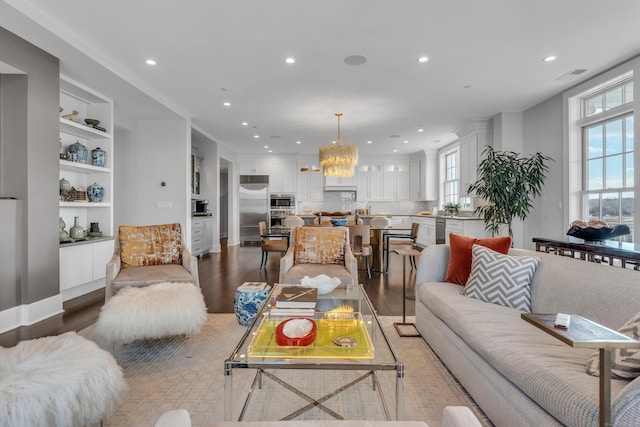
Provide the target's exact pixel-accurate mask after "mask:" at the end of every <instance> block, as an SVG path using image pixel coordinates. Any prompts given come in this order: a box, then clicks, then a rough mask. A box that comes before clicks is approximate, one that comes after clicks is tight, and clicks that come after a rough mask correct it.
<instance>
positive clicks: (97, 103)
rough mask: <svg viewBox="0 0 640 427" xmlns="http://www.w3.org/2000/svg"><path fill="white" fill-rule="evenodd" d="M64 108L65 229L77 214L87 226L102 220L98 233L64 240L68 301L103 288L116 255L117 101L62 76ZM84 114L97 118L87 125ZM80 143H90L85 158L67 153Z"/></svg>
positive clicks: (62, 287) (61, 173)
mask: <svg viewBox="0 0 640 427" xmlns="http://www.w3.org/2000/svg"><path fill="white" fill-rule="evenodd" d="M60 107H61V108H62V111H61V112H60V119H59V120H60V160H59V178H60V179H61V180H62V178H64V179H65V180H66V181H68V182H69V184H71V186H72V187H74V188H73V191H72V192H67V191H65V192H62V191H61V192H60V201H59V212H60V218H62V219H63V221H64V223H65V231H66V232H67V233H68V232H69V230H70V228H71V227H73V226H74V224H75V222H76V218H77V222H78V225H80V226H81V227H82V228H83V229H84V230H88V229H89V228H90V225H91V223H98V227H99V229H100V231H101V232H102V237H99V238H97V237H96V238H94V237H92V236H89V237H88V238H89V239H90V240H81V241H76V242H69V241H66V242H61V243H60V252H59V258H60V259H59V263H60V290H61V292H62V294H63V299H65V300H67V299H70V298H75V297H78V296H81V295H83V294H84V293H87V292H92V291H94V290H97V289H100V288H101V287H104V285H105V282H104V277H105V268H106V263H107V261H108V260H109V259H110V258H111V255H112V254H113V237H111V236H113V235H114V227H113V200H114V197H113V189H114V185H113V166H114V163H113V162H114V149H113V101H112V100H111V99H109V98H107V97H105V96H103V95H101V94H99V93H97V92H95V91H93V90H92V89H90V88H88V87H86V86H84V85H82V84H80V83H77V82H75V81H73V80H72V79H70V78H68V77H65V76H61V77H60ZM69 114H72V116H71V117H69V116H68V115H69ZM85 119H95V120H98V121H99V123H98V124H94V125H88V124H87V123H86V122H85ZM76 143H80V144H81V145H83V146H84V147H86V150H87V159H86V160H85V159H82V160H78V159H72V158H70V157H69V158H67V149H68V148H69V146H71V145H73V144H76ZM93 150H96V151H95V152H96V155H97V154H98V153H99V152H102V154H103V157H101V159H102V162H99V161H98V160H99V159H98V158H97V157H96V161H95V162H92V151H93ZM72 160H74V161H72ZM94 183H95V184H99V185H100V186H102V188H103V197H102V200H101V201H99V202H97V201H96V202H90V201H89V200H88V199H87V198H86V192H87V188H88V187H89V186H90V185H92V184H94Z"/></svg>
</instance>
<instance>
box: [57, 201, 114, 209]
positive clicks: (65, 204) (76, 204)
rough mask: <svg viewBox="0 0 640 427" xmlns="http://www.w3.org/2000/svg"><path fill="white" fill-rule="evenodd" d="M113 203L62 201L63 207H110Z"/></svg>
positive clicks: (61, 205)
mask: <svg viewBox="0 0 640 427" xmlns="http://www.w3.org/2000/svg"><path fill="white" fill-rule="evenodd" d="M112 205H113V204H112V203H105V202H60V207H61V208H110V207H111V206H112Z"/></svg>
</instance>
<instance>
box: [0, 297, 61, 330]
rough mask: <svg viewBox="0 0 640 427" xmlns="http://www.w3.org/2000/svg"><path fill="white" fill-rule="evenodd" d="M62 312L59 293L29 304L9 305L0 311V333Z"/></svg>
mask: <svg viewBox="0 0 640 427" xmlns="http://www.w3.org/2000/svg"><path fill="white" fill-rule="evenodd" d="M63 312H64V310H63V309H62V295H61V294H58V295H54V296H52V297H49V298H45V299H42V300H40V301H36V302H33V303H31V304H23V305H19V306H16V307H11V308H9V309H7V310H4V311H0V334H1V333H4V332H7V331H10V330H12V329H16V328H19V327H20V326H30V325H33V324H35V323H38V322H41V321H43V320H45V319H48V318H50V317H53V316H56V315H58V314H61V313H63Z"/></svg>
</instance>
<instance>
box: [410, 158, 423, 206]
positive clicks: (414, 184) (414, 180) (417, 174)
mask: <svg viewBox="0 0 640 427" xmlns="http://www.w3.org/2000/svg"><path fill="white" fill-rule="evenodd" d="M421 191H422V162H421V161H412V162H411V163H410V165H409V193H410V194H409V199H410V200H422V197H421V196H422V193H421Z"/></svg>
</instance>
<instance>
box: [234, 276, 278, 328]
mask: <svg viewBox="0 0 640 427" xmlns="http://www.w3.org/2000/svg"><path fill="white" fill-rule="evenodd" d="M270 291H271V287H270V286H269V287H267V289H264V290H259V291H258V290H250V291H245V290H243V289H240V288H238V289H236V293H235V296H234V298H233V307H234V311H235V312H236V318H237V319H238V323H240V324H241V325H242V326H249V325H250V324H251V322H253V319H254V317H256V314H258V310H259V309H260V306H261V305H262V303H263V302H264V300H265V299H267V295H269V292H270Z"/></svg>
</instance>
